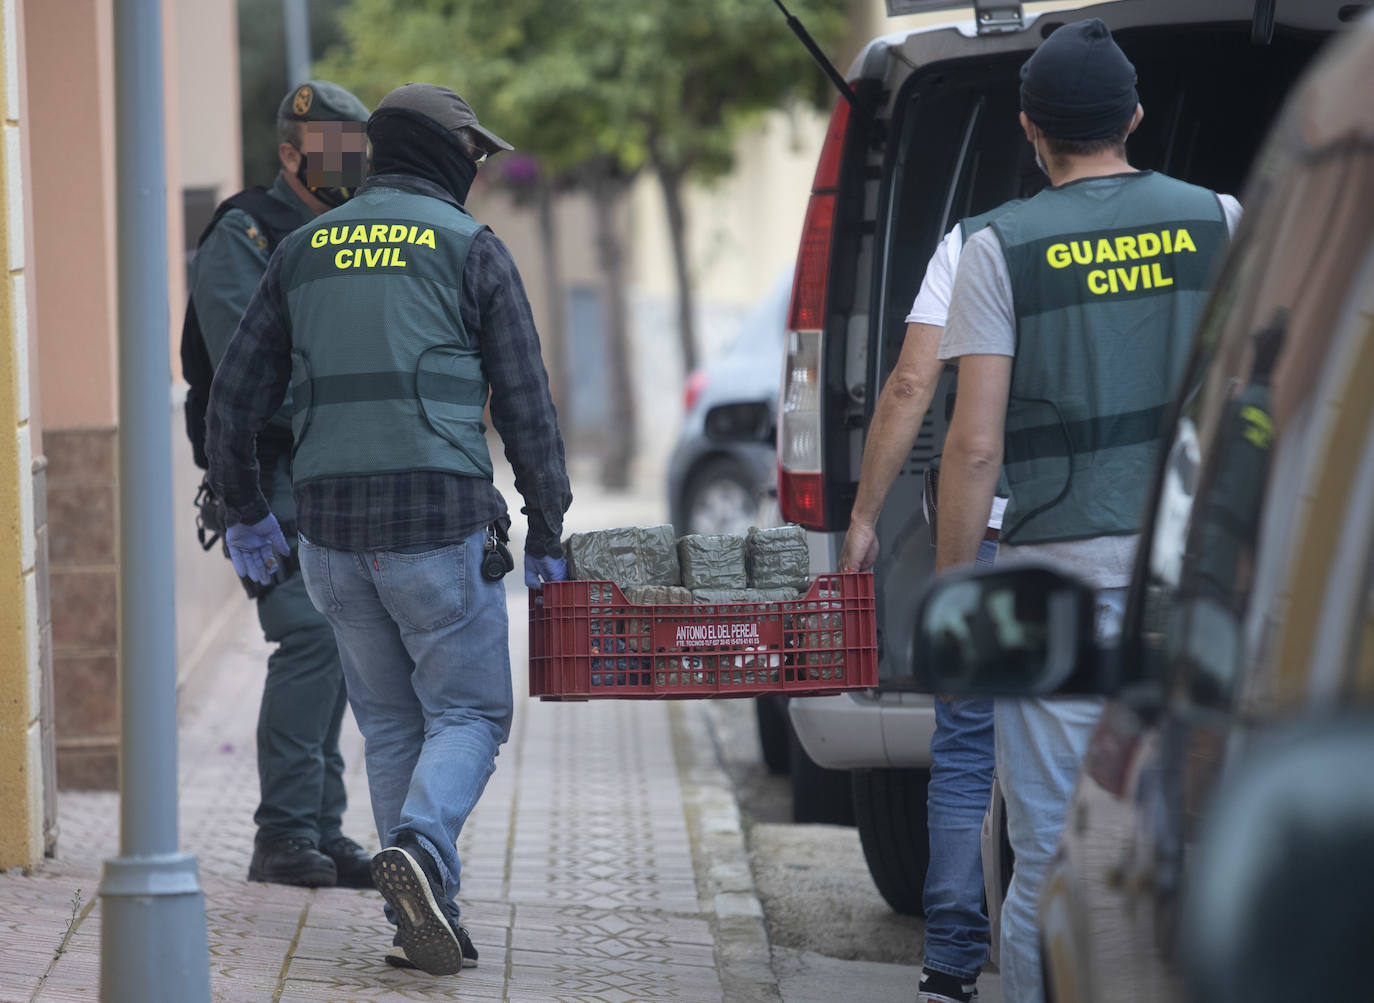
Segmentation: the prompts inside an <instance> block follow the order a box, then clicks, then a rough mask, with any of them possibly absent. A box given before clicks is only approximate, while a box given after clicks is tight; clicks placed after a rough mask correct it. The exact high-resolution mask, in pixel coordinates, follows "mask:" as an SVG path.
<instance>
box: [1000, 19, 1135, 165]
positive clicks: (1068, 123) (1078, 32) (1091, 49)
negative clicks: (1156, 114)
mask: <svg viewBox="0 0 1374 1003" xmlns="http://www.w3.org/2000/svg"><path fill="white" fill-rule="evenodd" d="M1135 81H1136V74H1135V67H1134V66H1132V65H1131V61H1130V60H1129V59H1127V58H1126V54H1125V53H1124V52H1122V51H1121V49H1120V48H1119V47H1118V46H1117V44H1116V42H1114V41H1112V33H1111V32H1110V31H1108V30H1107V26H1106V25H1105V24H1103V23H1102V22H1101V21H1099V20H1098V19H1097V18H1095V17H1093V18H1088V19H1087V20H1086V21H1075V22H1074V23H1073V24H1066V25H1064V26H1063V27H1062V28H1059V29H1058V30H1057V31H1055V32H1054V34H1052V35H1050V37H1049V38H1047V39H1045V41H1044V42H1043V43H1042V44H1041V46H1040V48H1038V49H1036V50H1035V52H1034V53H1033V54H1032V55H1031V57H1030V58H1029V59H1027V60H1026V61H1025V63H1024V64H1022V66H1021V110H1022V111H1024V112H1025V113H1026V117H1027V118H1029V119H1030V120H1031V121H1032V122H1034V123H1035V124H1036V125H1038V126H1039V127H1040V128H1041V129H1043V130H1044V132H1045V135H1047V136H1049V137H1051V138H1053V139H1102V138H1104V137H1106V136H1110V135H1112V134H1113V133H1115V132H1118V131H1119V130H1121V129H1122V128H1123V127H1124V126H1125V125H1126V123H1127V122H1129V121H1130V120H1131V116H1132V115H1133V114H1134V113H1135V109H1136V105H1137V104H1139V103H1140V98H1139V96H1138V95H1137V94H1136V90H1135Z"/></svg>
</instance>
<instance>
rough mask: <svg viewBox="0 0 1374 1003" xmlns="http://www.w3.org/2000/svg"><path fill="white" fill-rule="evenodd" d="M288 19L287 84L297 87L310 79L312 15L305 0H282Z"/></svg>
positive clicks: (290, 86) (283, 12)
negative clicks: (307, 9) (306, 6)
mask: <svg viewBox="0 0 1374 1003" xmlns="http://www.w3.org/2000/svg"><path fill="white" fill-rule="evenodd" d="M282 3H283V6H282V14H283V16H284V17H285V19H286V78H287V79H286V86H287V88H288V89H290V88H293V87H297V86H299V85H301V84H303V83H305V82H306V81H307V80H309V79H310V17H309V14H308V13H307V11H306V9H305V0H282Z"/></svg>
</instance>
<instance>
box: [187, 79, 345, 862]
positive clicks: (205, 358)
mask: <svg viewBox="0 0 1374 1003" xmlns="http://www.w3.org/2000/svg"><path fill="white" fill-rule="evenodd" d="M367 116H368V111H367V108H366V107H365V106H364V105H363V103H362V102H361V101H359V100H358V99H357V98H356V97H354V96H353V95H352V94H351V93H349V92H348V91H347V90H345V89H344V88H342V87H340V86H339V85H338V84H333V83H329V82H328V81H324V80H311V81H308V82H307V83H304V84H301V85H300V86H298V87H295V88H293V89H292V90H291V91H290V92H289V93H288V94H287V95H286V97H285V98H283V99H282V102H281V105H280V107H279V108H278V109H277V140H278V147H277V156H278V158H279V159H280V161H281V170H280V172H279V173H278V174H277V177H276V180H275V181H273V183H272V186H271V187H270V188H267V189H262V188H250V189H247V190H246V191H243V192H239V193H238V194H237V195H234V196H232V197H231V198H229V199H226V200H225V201H224V202H223V203H221V204H220V206H219V208H218V209H217V210H216V211H215V215H214V218H213V219H212V220H211V222H210V225H209V226H208V227H207V228H206V230H205V233H204V234H203V235H202V236H201V238H200V245H199V247H198V249H197V251H196V256H195V258H194V259H193V260H192V262H191V274H190V287H191V302H190V306H189V307H188V308H187V311H186V326H185V329H184V330H183V332H182V344H181V355H182V371H183V374H184V375H185V377H186V380H187V383H188V384H189V385H190V389H189V391H188V393H187V398H186V427H187V433H188V434H189V436H190V438H191V444H192V449H193V451H194V453H195V457H196V462H197V463H198V464H199V465H200V466H201V467H207V466H208V463H207V460H206V456H205V452H204V443H205V408H206V404H207V402H208V399H209V390H210V380H211V378H212V376H213V373H214V369H215V368H216V367H218V365H219V364H220V360H221V359H222V358H223V356H224V352H225V349H226V348H227V347H228V345H229V341H230V339H231V338H232V337H233V335H234V331H235V329H236V328H237V327H238V325H239V320H240V319H241V318H242V316H243V312H244V310H246V309H247V307H248V301H249V300H250V299H252V297H253V291H254V290H255V289H257V287H258V282H259V280H260V279H261V278H262V275H263V272H264V271H266V269H267V261H268V258H269V257H270V255H271V253H272V251H273V249H275V247H276V246H277V244H278V243H279V242H280V241H281V239H282V238H283V237H285V236H286V235H287V234H288V233H290V232H291V231H292V230H294V229H296V228H297V227H298V226H300V225H301V224H303V223H305V222H307V221H309V220H312V219H314V218H315V217H316V216H318V215H319V214H320V213H323V212H325V211H326V210H327V209H330V208H332V207H334V206H337V205H342V204H343V203H344V201H346V200H347V199H348V198H349V196H350V195H351V194H352V191H353V189H354V188H355V187H356V186H357V185H358V184H360V183H361V182H362V180H363V173H364V166H365V157H366V151H367V136H366V133H365V131H364V124H363V123H365V122H366V121H367ZM290 415H291V407H290V401H289V399H288V401H287V402H286V403H285V404H284V405H283V406H282V408H281V409H280V410H279V411H278V412H277V414H276V415H275V416H274V417H273V419H272V421H271V422H270V423H269V424H268V426H267V427H266V428H265V429H264V430H263V431H262V432H261V433H260V434H259V435H258V437H257V452H258V459H259V461H260V463H261V468H262V480H261V483H262V486H263V489H264V491H265V492H267V495H268V500H269V504H270V505H271V508H272V511H273V512H274V513H275V514H276V516H277V518H278V520H279V521H280V522H281V524H282V525H283V526H287V527H292V526H294V524H295V520H296V508H295V502H294V501H293V500H292V496H291V448H290V447H291V417H290ZM288 535H289V536H290V537H292V538H294V537H295V532H294V529H292V530H291V531H290V532H289V533H288ZM294 557H295V554H294V553H293V554H292V555H291V556H290V557H288V558H287V559H285V560H283V561H281V562H280V563H279V565H278V573H277V575H276V576H275V580H274V581H273V582H272V583H271V584H269V585H267V586H265V587H264V586H261V585H259V584H257V583H256V582H253V581H252V580H251V579H249V578H246V577H245V578H244V579H243V583H244V588H245V590H246V591H247V592H248V594H249V596H251V597H252V598H254V599H255V600H256V601H257V607H258V622H259V623H260V624H261V625H262V631H263V634H264V635H265V637H266V638H267V640H268V641H270V642H272V643H273V644H275V645H276V646H277V647H276V650H274V651H273V652H272V654H270V655H269V656H268V658H267V679H266V682H265V685H264V687H263V694H262V705H261V709H260V710H259V714H258V732H257V760H258V784H259V791H260V800H259V803H258V809H257V811H256V812H255V813H254V816H253V820H254V822H256V823H257V827H258V831H257V836H256V838H255V840H254V847H253V858H252V861H251V863H250V864H249V868H248V878H249V880H250V881H268V882H275V883H279V884H287V885H305V886H309V887H328V886H331V885H335V884H338V885H342V886H345V887H353V888H370V887H372V879H371V875H370V872H369V865H370V862H371V858H370V856H369V855H368V854H367V853H366V852H365V851H364V850H363V848H362V847H361V846H359V845H358V844H357V843H355V842H354V841H353V840H351V839H349V838H348V837H347V836H345V835H344V834H343V832H342V829H341V828H340V827H341V825H342V816H343V811H344V807H345V805H346V804H347V797H346V794H345V791H344V781H343V768H344V764H343V758H342V757H341V756H340V755H339V727H340V723H341V722H342V720H343V713H344V706H345V704H346V703H347V697H346V694H345V691H344V678H343V669H342V668H341V666H340V664H339V651H338V646H337V645H336V644H335V641H334V632H333V631H332V630H331V629H330V627H329V624H328V623H327V622H326V621H325V619H324V617H323V616H321V615H320V614H319V613H318V612H317V611H316V610H315V607H314V606H313V605H311V603H310V597H309V596H308V595H306V591H305V584H304V582H303V581H302V580H301V576H300V575H299V574H297V573H295V568H296V564H295V561H294V560H293V559H294Z"/></svg>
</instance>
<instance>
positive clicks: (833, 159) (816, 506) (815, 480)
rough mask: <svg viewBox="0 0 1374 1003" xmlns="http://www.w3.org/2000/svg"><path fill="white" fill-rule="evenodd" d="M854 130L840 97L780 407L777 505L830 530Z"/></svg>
mask: <svg viewBox="0 0 1374 1003" xmlns="http://www.w3.org/2000/svg"><path fill="white" fill-rule="evenodd" d="M848 132H849V102H848V101H845V100H843V99H841V100H839V101H837V102H836V104H835V110H834V111H833V112H832V113H831V115H830V127H829V128H828V129H827V130H826V133H825V143H824V145H822V147H821V159H820V162H819V163H818V164H817V165H816V176H815V179H814V180H813V181H812V184H811V201H810V202H809V203H808V204H807V207H806V221H805V223H803V225H802V236H801V247H800V248H799V249H798V251H797V268H796V271H795V272H794V273H793V276H792V301H791V303H790V304H789V305H788V310H787V327H788V332H789V333H788V336H787V355H786V359H785V360H784V362H783V373H782V395H781V401H780V403H779V407H778V416H779V417H778V505H779V508H780V509H781V511H782V517H783V518H784V519H785V520H786V521H788V522H795V523H799V524H800V525H802V526H805V527H806V528H807V529H814V530H823V529H825V464H824V462H823V457H824V441H823V436H822V428H821V339H822V336H823V331H824V328H825V308H826V302H825V301H826V295H825V294H826V283H827V281H828V280H829V278H830V249H831V245H832V243H833V238H834V232H835V203H836V198H837V196H838V194H839V187H840V164H841V161H842V159H843V156H844V147H845V138H846V136H847V134H848Z"/></svg>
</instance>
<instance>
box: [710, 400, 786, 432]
mask: <svg viewBox="0 0 1374 1003" xmlns="http://www.w3.org/2000/svg"><path fill="white" fill-rule="evenodd" d="M702 422H703V428H704V430H705V432H706V437H707V438H708V439H711V440H713V441H715V442H772V441H773V440H774V438H775V436H776V430H775V429H774V427H773V412H772V409H770V408H769V407H768V405H767V404H761V403H759V402H758V401H749V402H745V403H738V404H717V405H716V406H715V407H713V408H711V409H710V410H709V411H707V412H706V416H705V418H703V419H702Z"/></svg>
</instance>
